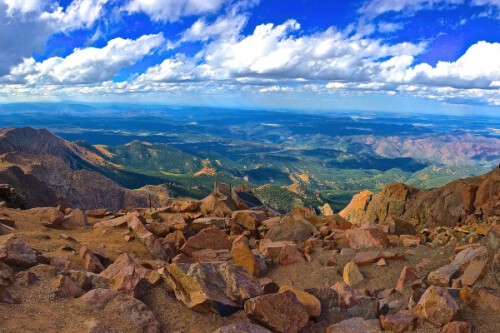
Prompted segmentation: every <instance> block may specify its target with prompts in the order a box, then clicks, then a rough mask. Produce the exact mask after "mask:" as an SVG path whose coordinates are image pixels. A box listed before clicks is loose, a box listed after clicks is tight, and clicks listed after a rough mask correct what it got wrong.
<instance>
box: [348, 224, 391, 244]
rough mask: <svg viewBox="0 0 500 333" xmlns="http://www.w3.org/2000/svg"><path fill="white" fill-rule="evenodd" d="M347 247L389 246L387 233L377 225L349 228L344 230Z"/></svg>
mask: <svg viewBox="0 0 500 333" xmlns="http://www.w3.org/2000/svg"><path fill="white" fill-rule="evenodd" d="M345 235H346V238H347V242H348V243H349V247H351V248H353V249H362V248H367V247H379V248H386V247H388V246H389V240H388V238H387V234H386V233H385V232H383V231H382V230H380V229H379V228H377V227H366V228H359V229H349V230H346V231H345Z"/></svg>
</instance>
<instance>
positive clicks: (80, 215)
mask: <svg viewBox="0 0 500 333" xmlns="http://www.w3.org/2000/svg"><path fill="white" fill-rule="evenodd" d="M64 227H65V228H68V229H77V228H83V227H86V228H87V227H90V224H89V221H88V220H87V215H85V212H83V210H81V209H80V208H77V209H75V210H73V211H72V212H71V213H70V214H69V215H68V216H67V217H65V219H64Z"/></svg>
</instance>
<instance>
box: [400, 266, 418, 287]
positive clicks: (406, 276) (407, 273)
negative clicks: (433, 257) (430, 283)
mask: <svg viewBox="0 0 500 333" xmlns="http://www.w3.org/2000/svg"><path fill="white" fill-rule="evenodd" d="M415 280H418V275H417V272H416V271H415V270H414V269H413V268H411V267H407V266H405V267H403V269H402V270H401V274H400V275H399V280H398V282H397V283H396V287H395V288H394V289H395V290H396V291H399V292H400V293H403V292H404V291H405V289H407V287H409V286H410V285H411V283H412V282H413V281H415Z"/></svg>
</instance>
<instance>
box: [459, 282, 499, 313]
mask: <svg viewBox="0 0 500 333" xmlns="http://www.w3.org/2000/svg"><path fill="white" fill-rule="evenodd" d="M460 300H461V301H462V302H463V303H465V304H467V305H468V306H470V307H472V308H477V309H479V310H485V311H492V310H493V311H495V312H500V292H499V291H497V290H493V289H487V288H477V287H474V288H470V287H463V288H462V289H461V290H460Z"/></svg>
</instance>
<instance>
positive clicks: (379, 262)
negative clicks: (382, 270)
mask: <svg viewBox="0 0 500 333" xmlns="http://www.w3.org/2000/svg"><path fill="white" fill-rule="evenodd" d="M375 265H377V266H387V261H385V259H384V258H381V259H380V260H379V261H377V262H376V263H375Z"/></svg>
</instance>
